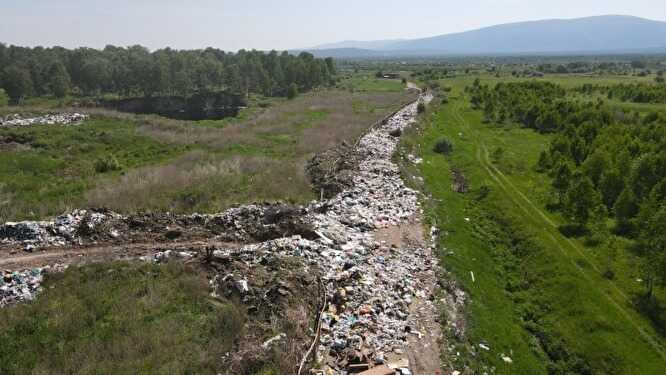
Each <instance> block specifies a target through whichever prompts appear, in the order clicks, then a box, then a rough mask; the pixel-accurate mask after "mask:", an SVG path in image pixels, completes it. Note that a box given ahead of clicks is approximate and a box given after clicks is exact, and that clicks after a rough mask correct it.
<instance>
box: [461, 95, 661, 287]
mask: <svg viewBox="0 0 666 375" xmlns="http://www.w3.org/2000/svg"><path fill="white" fill-rule="evenodd" d="M469 91H470V92H471V93H472V100H473V105H474V106H475V107H477V108H480V109H483V110H484V112H485V116H486V118H487V119H488V120H489V121H496V120H498V117H501V116H502V115H498V113H500V114H501V113H505V114H506V116H505V117H506V118H505V119H506V120H508V121H512V122H518V123H521V124H522V125H523V126H525V127H530V128H534V129H536V130H539V131H548V132H553V133H555V134H554V136H553V140H552V142H551V144H550V147H549V149H548V150H547V151H544V152H542V153H541V155H540V158H539V161H538V165H537V167H538V169H539V170H540V171H542V172H544V173H547V174H549V175H550V176H551V177H552V181H553V182H552V187H553V191H554V193H555V194H554V196H555V199H556V202H554V203H555V205H557V206H558V207H559V208H560V209H561V211H562V213H563V214H564V215H565V216H566V217H567V218H568V219H569V220H570V222H571V223H572V224H574V227H576V228H579V229H581V228H587V229H588V230H590V231H591V233H592V235H593V236H596V237H597V238H599V237H601V238H604V237H605V233H606V232H607V221H608V219H609V217H613V218H614V219H615V231H616V233H617V234H619V235H623V236H627V237H632V238H635V239H636V240H637V241H636V243H637V244H638V245H639V246H638V247H639V248H640V249H639V250H640V251H641V252H642V254H643V256H644V259H645V261H646V263H645V264H646V268H645V269H646V270H647V279H646V281H647V282H648V286H649V288H648V290H649V291H650V293H651V290H652V289H651V288H652V285H653V284H654V282H655V280H661V281H662V282H666V115H664V114H660V113H656V112H653V113H650V114H647V115H644V116H641V115H639V114H638V113H637V112H627V111H624V110H620V109H617V108H614V107H610V106H609V105H607V104H605V103H603V102H601V101H598V102H596V103H593V105H590V103H589V102H578V101H574V100H571V99H568V98H567V97H566V95H565V90H564V89H563V88H561V87H559V86H558V85H555V84H553V83H549V82H523V83H507V84H498V85H496V86H495V87H494V88H492V89H491V88H488V87H487V86H483V85H481V84H479V83H478V82H477V83H476V84H475V85H473V86H472V87H470V88H469Z"/></svg>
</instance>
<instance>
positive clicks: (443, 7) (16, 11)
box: [0, 0, 666, 50]
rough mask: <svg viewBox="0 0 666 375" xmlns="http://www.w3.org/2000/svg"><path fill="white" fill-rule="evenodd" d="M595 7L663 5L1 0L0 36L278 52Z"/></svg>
mask: <svg viewBox="0 0 666 375" xmlns="http://www.w3.org/2000/svg"><path fill="white" fill-rule="evenodd" d="M601 14H627V15H634V16H639V17H645V18H650V19H655V20H665V21H666V6H664V0H632V1H627V0H548V1H544V0H476V1H466V2H461V1H459V0H456V1H452V0H416V1H405V0H402V1H395V0H381V1H379V0H271V1H269V0H235V1H230V0H187V1H186V0H112V1H109V0H105V1H98V0H0V42H4V43H7V44H16V45H26V46H35V45H43V46H52V45H60V46H64V47H78V46H89V47H103V46H105V45H107V44H114V45H119V46H126V45H133V44H142V45H145V46H148V47H149V48H151V49H155V48H160V47H165V46H170V47H173V48H200V47H206V46H213V47H218V48H222V49H225V50H237V49H240V48H246V49H251V48H256V49H287V48H299V47H310V46H315V45H318V44H322V43H328V42H336V41H341V40H349V39H352V40H375V39H394V38H415V37H425V36H433V35H439V34H445V33H450V32H457V31H465V30H470V29H474V28H479V27H483V26H490V25H493V24H499V23H508V22H516V21H526V20H535V19H546V18H574V17H582V16H591V15H601Z"/></svg>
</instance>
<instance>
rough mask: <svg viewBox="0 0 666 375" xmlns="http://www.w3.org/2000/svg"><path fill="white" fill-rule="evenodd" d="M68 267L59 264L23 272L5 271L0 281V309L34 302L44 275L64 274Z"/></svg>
mask: <svg viewBox="0 0 666 375" xmlns="http://www.w3.org/2000/svg"><path fill="white" fill-rule="evenodd" d="M66 268H67V266H65V265H60V264H57V265H55V266H46V267H43V268H33V269H30V270H23V271H14V272H12V271H5V272H4V273H3V276H2V279H0V308H2V307H5V306H8V305H12V304H16V303H20V302H28V301H32V300H33V299H34V298H35V296H36V295H37V293H38V292H39V291H40V285H41V283H42V281H43V280H44V275H45V274H46V273H49V272H63V271H64V270H65V269H66Z"/></svg>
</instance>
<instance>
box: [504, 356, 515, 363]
mask: <svg viewBox="0 0 666 375" xmlns="http://www.w3.org/2000/svg"><path fill="white" fill-rule="evenodd" d="M502 361H504V362H506V363H513V359H511V357H508V356H502Z"/></svg>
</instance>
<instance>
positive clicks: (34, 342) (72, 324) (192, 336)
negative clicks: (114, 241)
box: [0, 262, 246, 374]
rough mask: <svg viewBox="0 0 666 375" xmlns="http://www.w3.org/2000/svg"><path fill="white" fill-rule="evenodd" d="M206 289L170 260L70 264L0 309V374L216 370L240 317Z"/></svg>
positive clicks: (239, 329)
mask: <svg viewBox="0 0 666 375" xmlns="http://www.w3.org/2000/svg"><path fill="white" fill-rule="evenodd" d="M208 294H209V286H208V282H207V280H206V278H205V277H202V276H201V274H197V273H196V272H194V271H193V270H190V269H188V268H187V267H185V266H182V265H179V264H175V263H174V264H167V265H153V264H129V263H122V262H119V263H113V264H94V265H89V266H85V267H80V268H78V267H71V268H70V269H68V270H67V271H66V272H64V273H62V274H53V275H50V276H49V277H48V278H47V280H46V281H45V284H44V291H43V293H42V294H41V295H40V296H39V297H38V298H37V300H36V301H35V302H34V303H31V304H26V305H17V306H14V307H11V308H6V309H2V310H0V372H2V373H3V374H26V373H51V372H54V371H55V372H60V373H79V374H97V373H100V372H102V373H130V372H136V371H139V372H146V373H216V371H218V370H220V368H221V366H220V365H221V361H220V358H221V357H222V355H223V354H225V353H226V352H228V351H230V350H231V349H232V347H233V345H234V342H235V340H236V338H237V337H238V336H239V335H240V334H241V332H242V329H243V324H244V321H245V319H246V318H245V312H244V311H243V310H242V309H239V308H238V307H236V306H235V305H234V304H232V303H212V302H211V300H210V298H209V297H208Z"/></svg>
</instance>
